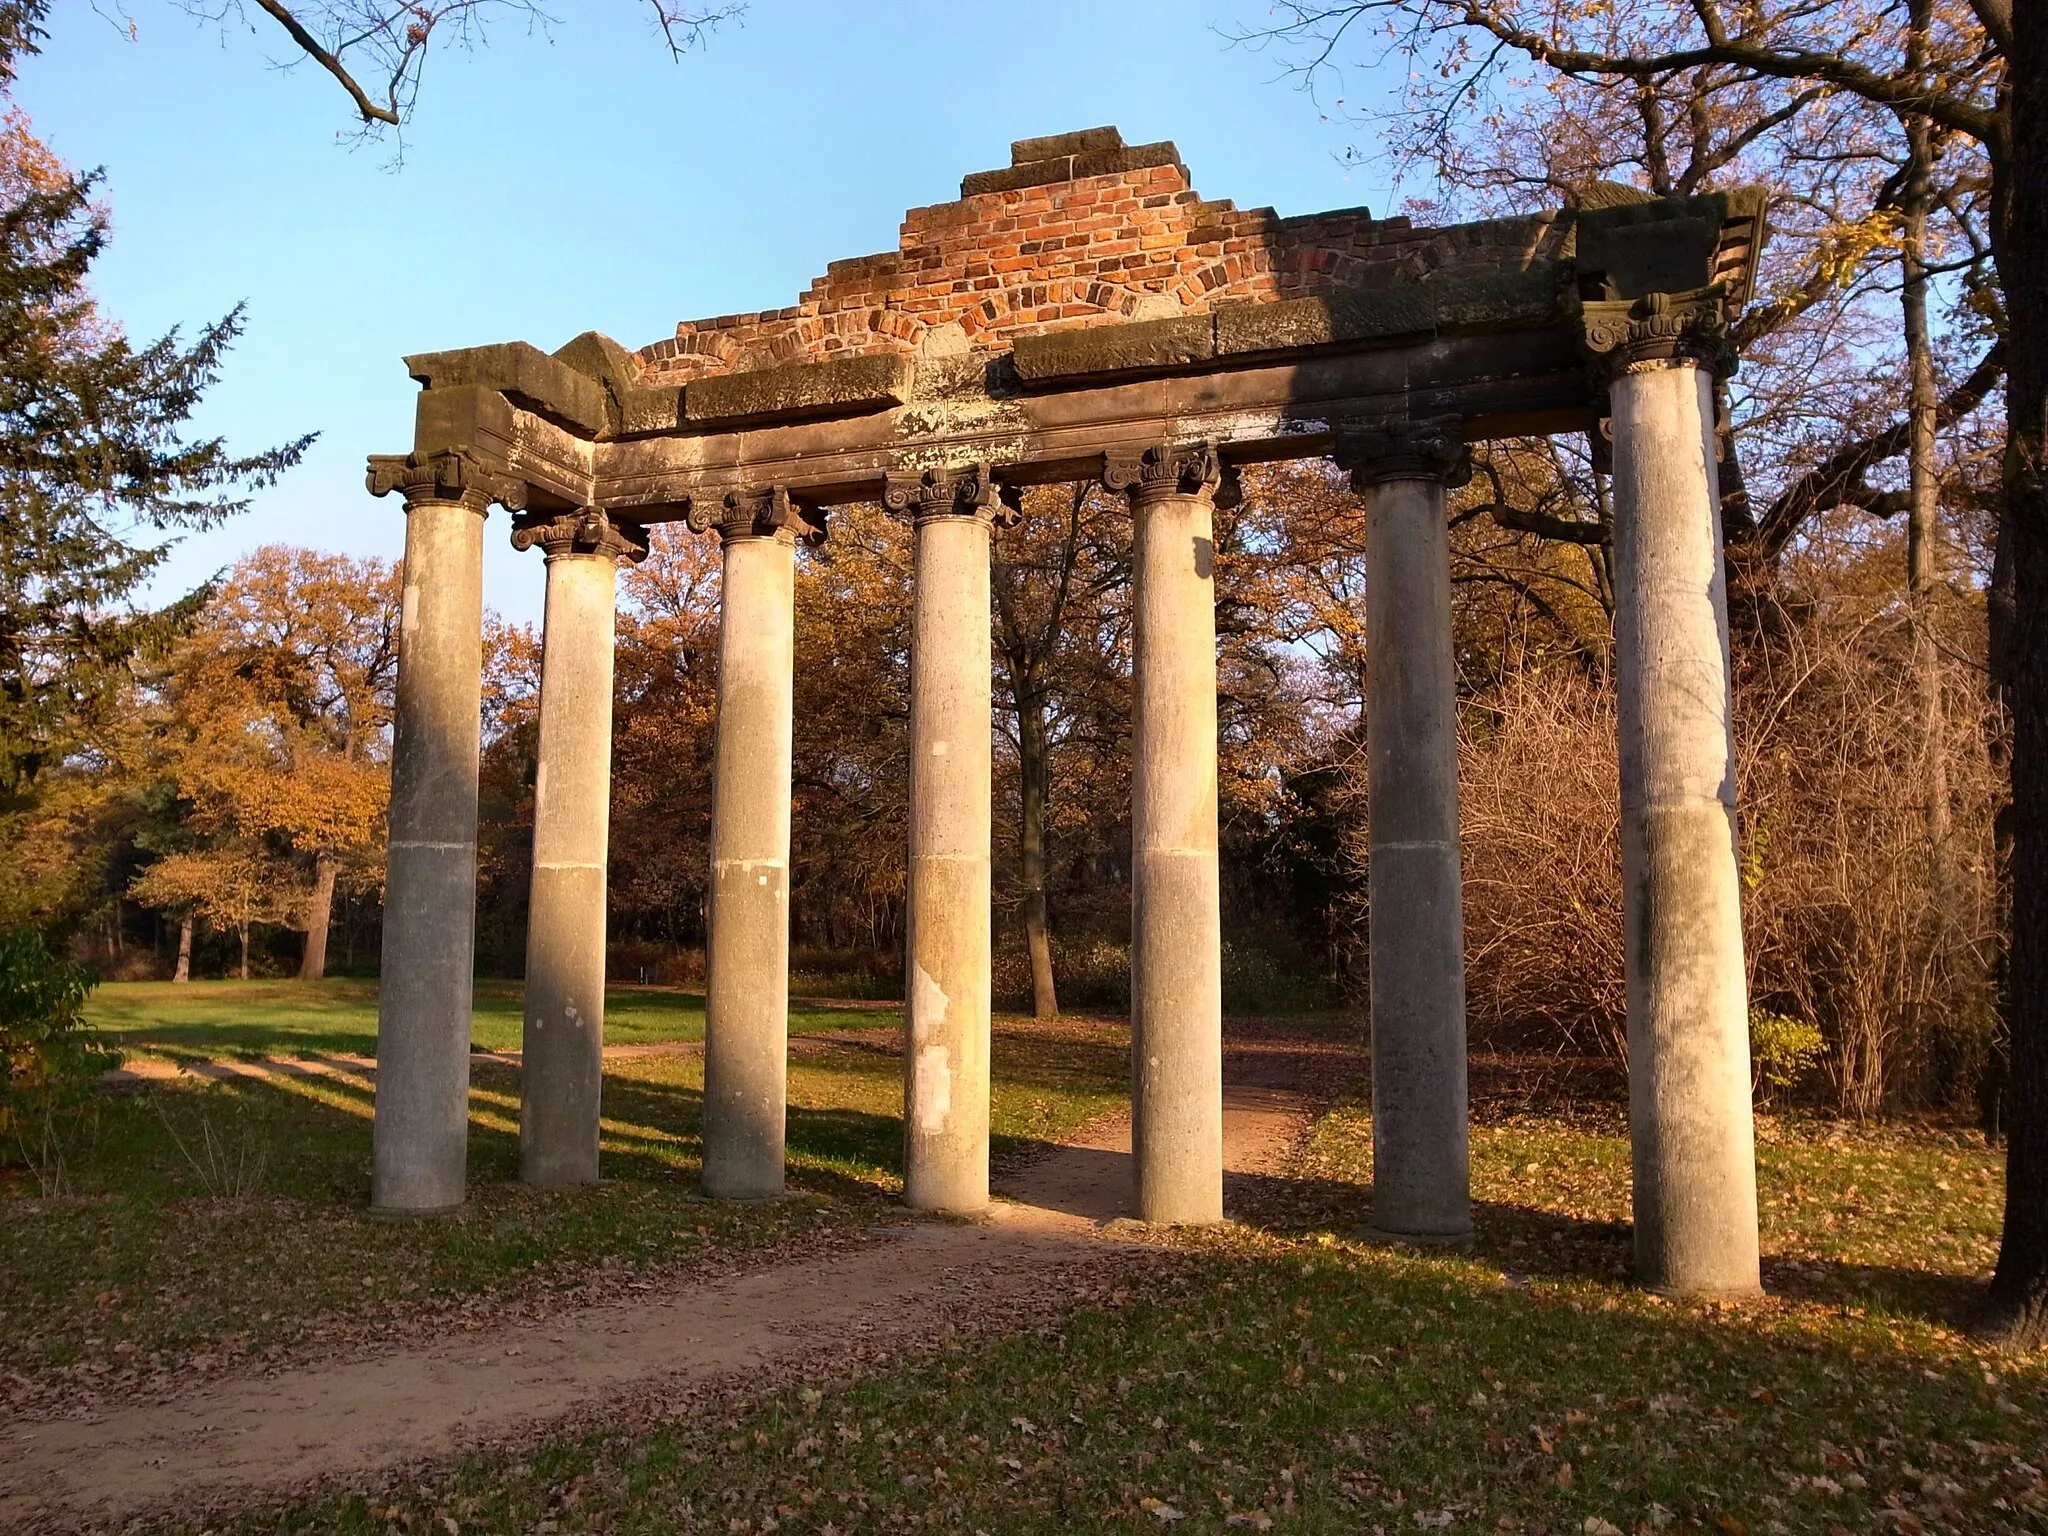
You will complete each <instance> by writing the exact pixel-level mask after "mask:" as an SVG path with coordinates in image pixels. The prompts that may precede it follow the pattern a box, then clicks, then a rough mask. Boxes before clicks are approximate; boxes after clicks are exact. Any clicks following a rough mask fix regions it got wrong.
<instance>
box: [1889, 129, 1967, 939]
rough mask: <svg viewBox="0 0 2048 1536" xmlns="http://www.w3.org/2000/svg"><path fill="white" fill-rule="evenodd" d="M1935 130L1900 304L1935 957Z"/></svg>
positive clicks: (1908, 207)
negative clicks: (1930, 240)
mask: <svg viewBox="0 0 2048 1536" xmlns="http://www.w3.org/2000/svg"><path fill="white" fill-rule="evenodd" d="M1932 137H1933V136H1932V133H1931V132H1930V130H1929V128H1928V125H1927V122H1926V120H1925V119H1924V118H1909V119H1907V121H1906V139H1907V142H1908V144H1909V146H1910V150H1909V158H1908V160H1907V167H1906V185H1905V192H1904V197H1903V199H1902V201H1903V203H1904V211H1905V229H1904V232H1903V238H1902V239H1901V241H1900V257H1901V264H1902V266H1903V267H1904V275H1905V285H1904V288H1903V289H1902V291H1901V300H1900V302H1901V305H1902V307H1903V309H1904V311H1905V316H1904V318H1905V331H1906V379H1907V392H1908V398H1907V407H1906V419H1907V421H1908V422H1909V423H1910V424H1911V432H1910V434H1909V436H1908V438H1907V444H1906V465H1907V471H1908V475H1909V481H1908V483H1909V486H1910V491H1909V494H1908V497H1907V499H1908V501H1909V502H1910V503H1911V506H1910V509H1909V511H1908V514H1907V524H1906V593H1907V607H1908V609H1909V611H1910V613H1911V615H1912V623H1913V660H1912V668H1913V693H1914V703H1915V709H1914V715H1915V718H1916V721H1917V723H1918V725H1919V730H1920V808H1921V815H1922V818H1923V820H1924V822H1925V825H1926V832H1927V873H1928V888H1929V895H1930V896H1931V897H1932V898H1933V911H1934V913H1935V918H1936V921H1937V922H1939V923H1940V924H1941V925H1942V927H1943V932H1941V933H1940V934H1938V935H1937V936H1936V942H1937V958H1939V957H1941V956H1945V955H1947V954H1948V953H1949V949H1950V945H1949V942H1948V937H1949V935H1948V930H1949V929H1950V928H1951V927H1952V923H1953V906H1954V904H1953V901H1952V900H1951V897H1952V894H1953V892H1954V890H1955V879H1954V870H1953V855H1952V853H1951V851H1950V848H1949V794H1948V753H1947V739H1948V714H1947V710H1946V709H1945V708H1944V707H1943V703H1942V695H1941V682H1942V668H1941V652H1940V650H1939V649H1938V648H1937V647H1936V645H1935V641H1934V604H1935V599H1936V595H1937V593H1938V590H1939V588H1940V585H1941V486H1940V483H1939V481H1938V479H1937V478H1936V466H1935V449H1936V444H1935V431H1936V427H1937V425H1938V421H1939V413H1940V410H1941V394H1940V390H1939V388H1938V387H1937V385H1936V382H1935V377H1934V345H1933V342H1932V340H1931V339H1930V338H1929V336H1928V330H1927V290H1928V273H1927V264H1926V256H1927V211H1928V207H1929V204H1930V201H1931V197H1930V192H1929V187H1928V180H1929V177H1930V176H1931V174H1932V172H1933V147H1932Z"/></svg>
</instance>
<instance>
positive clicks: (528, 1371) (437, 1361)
mask: <svg viewBox="0 0 2048 1536" xmlns="http://www.w3.org/2000/svg"><path fill="white" fill-rule="evenodd" d="M1339 1054H1340V1053H1336V1052H1333V1051H1329V1050H1327V1049H1324V1048H1320V1047H1315V1046H1306V1045H1303V1044H1302V1043H1299V1042H1296V1043H1293V1044H1292V1045H1291V1046H1290V1045H1289V1044H1288V1043H1286V1042H1279V1041H1274V1042H1267V1043H1264V1044H1258V1043H1253V1044H1252V1045H1250V1046H1249V1047H1248V1048H1239V1047H1236V1046H1234V1047H1233V1049H1232V1051H1231V1053H1230V1055H1229V1057H1228V1058H1227V1067H1226V1071H1227V1073H1228V1076H1229V1078H1230V1079H1231V1086H1230V1087H1229V1088H1227V1089H1226V1092H1225V1103H1224V1140H1225V1161H1226V1165H1227V1167H1228V1168H1229V1169H1230V1170H1231V1171H1232V1172H1234V1173H1238V1174H1260V1173H1271V1172H1275V1171H1278V1170H1279V1169H1281V1168H1282V1167H1284V1166H1285V1164H1286V1163H1287V1162H1288V1161H1289V1159H1291V1157H1292V1155H1293V1153H1294V1151H1295V1149H1296V1147H1297V1145H1298V1143H1299V1140H1300V1137H1301V1135H1302V1132H1303V1130H1304V1129H1305V1127H1306V1126H1307V1125H1308V1124H1309V1123H1310V1120H1311V1117H1312V1114H1313V1111H1314V1109H1315V1107H1316V1105H1317V1103H1318V1102H1319V1101H1320V1100H1321V1099H1322V1097H1323V1096H1324V1090H1326V1088H1327V1087H1329V1086H1334V1082H1333V1079H1332V1075H1331V1074H1332V1070H1333V1069H1335V1068H1336V1067H1337V1063H1336V1061H1335V1059H1334V1058H1335V1057H1336V1056H1338V1055H1339ZM1129 1145H1130V1131H1129V1125H1128V1123H1127V1122H1126V1121H1124V1120H1122V1119H1118V1120H1114V1121H1110V1122H1105V1123H1103V1124H1101V1125H1099V1126H1097V1127H1095V1128H1094V1129H1093V1130H1092V1131H1091V1132H1090V1133H1088V1134H1086V1135H1083V1136H1081V1137H1078V1138H1076V1139H1075V1140H1074V1141H1073V1142H1071V1143H1068V1144H1064V1145H1061V1146H1059V1147H1056V1148H1053V1149H1051V1150H1050V1151H1048V1152H1047V1153H1046V1154H1045V1155H1044V1156H1043V1157H1041V1158H1038V1159H1036V1160H1034V1161H1033V1162H1032V1163H1031V1164H1030V1165H1029V1166H1028V1167H1025V1168H1023V1169H1021V1170H1020V1171H1018V1172H1017V1173H1015V1174H1014V1175H1012V1176H1010V1177H1008V1178H1007V1179H1004V1180H1001V1181H999V1189H1000V1192H1001V1193H1002V1194H1003V1195H1004V1196H1005V1197H1006V1198H1004V1199H1003V1200H1001V1201H999V1202H998V1204H997V1206H996V1207H995V1209H994V1211H993V1213H992V1215H991V1216H990V1218H989V1219H988V1220H986V1221H984V1222H980V1223H977V1224H973V1225H964V1224H962V1225H952V1224H943V1223H932V1224H925V1223H916V1224H912V1223H908V1222H906V1223H904V1224H903V1225H901V1226H897V1227H892V1228H885V1229H883V1230H882V1232H881V1233H879V1234H878V1235H876V1236H875V1237H874V1238H873V1239H872V1240H871V1241H870V1242H868V1243H867V1244H865V1245H864V1246H863V1247H861V1248H860V1249H857V1250H856V1251H855V1252H853V1253H851V1254H838V1255H835V1256H833V1257H830V1258H826V1259H820V1260H813V1261H809V1262H804V1263H798V1264H792V1265H786V1266H782V1267H779V1268H775V1269H770V1270H766V1271H761V1272H758V1273H754V1274H749V1275H745V1276H741V1277H738V1278H734V1279H730V1280H721V1281H717V1282H711V1283H707V1284H704V1285H701V1286H694V1287H690V1288H688V1289H685V1290H681V1291H678V1292H676V1293H674V1294H672V1295H670V1296H668V1297H667V1298H665V1299H662V1300H650V1301H642V1302H633V1303H622V1304H617V1305H608V1306H602V1307H595V1308H590V1309H587V1310H585V1311H582V1312H577V1313H572V1314H567V1315H563V1316H559V1317H556V1318H552V1319H548V1320H545V1321H543V1322H539V1323H531V1324H521V1325H517V1326H513V1327H508V1328H504V1329H501V1330H499V1331H498V1332H496V1333H494V1334H490V1335H486V1336H478V1335H468V1336H464V1337H461V1338H455V1339H449V1340H445V1341H442V1342H439V1343H436V1344H433V1345H430V1346H427V1347H424V1348H416V1349H410V1350H405V1351H400V1352H394V1353H392V1354H388V1355H383V1356H378V1357H375V1358H372V1359H367V1360H359V1361H354V1362H350V1363H346V1364H342V1365H336V1366H332V1367H327V1368H315V1369H310V1370H299V1371H296V1372H289V1373H285V1374H282V1375H279V1376H275V1377H271V1378H259V1379H250V1380H243V1381H232V1382H222V1383H217V1384H212V1385H210V1386H209V1387H208V1388H207V1389H205V1390H203V1391H200V1392H196V1393H194V1394H193V1395H191V1396H189V1397H185V1398H182V1399H179V1400H176V1401H173V1402H169V1403H158V1404H149V1405H139V1406H136V1407H132V1408H124V1409H119V1410H116V1411H113V1412H109V1413H107V1414H105V1415H103V1416H101V1417H99V1418H97V1419H93V1420H88V1421H82V1422H80V1421H47V1420H46V1421H40V1422H38V1421H19V1422H16V1423H14V1424H12V1425H10V1426H8V1427H7V1428H6V1429H5V1430H4V1431H0V1528H4V1529H8V1530H14V1529H21V1528H27V1527H31V1526H38V1527H41V1526H47V1527H51V1528H62V1527H65V1526H72V1525H78V1524H99V1523H102V1522H113V1521H117V1520H120V1519H123V1518H124V1517H126V1516H128V1515H130V1514H133V1513H136V1512H142V1511H153V1510H162V1509H168V1508H177V1509H179V1510H181V1511H182V1512H184V1513H185V1514H187V1515H191V1514H195V1513H197V1512H198V1510H199V1508H200V1507H202V1506H215V1507H218V1506H227V1505H232V1504H233V1503H234V1502H236V1501H237V1500H246V1499H250V1498H254V1497H257V1496H260V1495H261V1494H263V1493H265V1492H268V1491H275V1490H281V1489H289V1488H297V1487H303V1486H307V1485H309V1484H315V1483H326V1484H334V1483H336V1482H341V1481H346V1482H353V1483H356V1484H358V1485H362V1484H367V1483H370V1482H373V1481H374V1480H376V1479H377V1478H378V1477H379V1476H380V1475H382V1474H386V1473H389V1472H390V1471H392V1470H395V1469H397V1468H399V1467H402V1466H405V1465H407V1464H410V1463H414V1462H418V1461H422V1460H427V1459H432V1458H437V1457H441V1456H445V1455H448V1454H449V1453H451V1452H454V1451H456V1450H459V1449H460V1448H461V1447H462V1446H464V1445H467V1444H473V1443H476V1442H479V1441H487V1440H494V1439H502V1438H505V1437H507V1436H511V1435H515V1434H517V1433H520V1432H522V1431H524V1430H526V1429H529V1428H532V1427H535V1426H538V1425H541V1424H544V1423H546V1422H548V1421H550V1420H554V1419H558V1418H561V1417H564V1416H566V1415H569V1414H571V1413H573V1412H576V1411H577V1410H579V1409H588V1408H589V1407H591V1406H592V1405H597V1404H602V1403H604V1402H607V1401H617V1400H619V1399H621V1398H622V1397H625V1396H629V1395H635V1394H639V1395H644V1394H646V1393H647V1392H648V1391H649V1390H650V1389H654V1388H657V1387H658V1388H660V1389H661V1390H663V1391H668V1392H675V1393H687V1392H688V1391H689V1390H690V1389H692V1388H693V1387H704V1386H708V1385H710V1384H713V1383H716V1382H719V1381H722V1380H729V1379H731V1378H733V1377H735V1376H739V1375H747V1376H756V1375H757V1376H758V1377H759V1378H760V1379H762V1380H764V1381H766V1380H776V1379H787V1377H788V1376H789V1375H790V1374H792V1373H793V1372H795V1371H799V1370H801V1369H802V1368H804V1367H806V1366H809V1367H813V1368H828V1367H829V1366H830V1365H831V1363H832V1362H833V1361H834V1360H835V1359H843V1358H844V1357H845V1356H846V1355H847V1354H848V1353H849V1352H850V1351H851V1350H853V1349H854V1348H856V1347H862V1346H870V1347H871V1346H874V1345H877V1344H883V1345H886V1344H887V1342H888V1341H889V1340H891V1339H904V1340H906V1341H907V1340H909V1339H913V1338H924V1337H930V1336H932V1335H934V1334H936V1333H937V1332H938V1331H939V1330H941V1329H943V1328H945V1327H947V1326H949V1325H950V1324H951V1323H952V1322H953V1321H954V1320H955V1319H958V1320H961V1321H965V1320H967V1319H968V1318H969V1317H971V1316H974V1315H979V1316H980V1317H982V1318H984V1319H986V1318H988V1317H991V1316H997V1315H1000V1313H1001V1310H1002V1309H1003V1308H1004V1306H1005V1304H1006V1302H1009V1303H1019V1304H1021V1303H1022V1302H1023V1301H1025V1300H1026V1299H1027V1298H1033V1297H1036V1296H1037V1295H1038V1294H1039V1293H1041V1292H1043V1290H1044V1289H1045V1287H1046V1286H1047V1285H1048V1284H1049V1283H1052V1282H1053V1281H1054V1280H1055V1278H1056V1277H1060V1276H1063V1275H1064V1274H1065V1273H1066V1272H1067V1271H1070V1270H1072V1269H1074V1268H1075V1267H1076V1266H1077V1265H1078V1266H1081V1267H1083V1268H1085V1267H1086V1265H1087V1264H1088V1262H1089V1261H1090V1260H1091V1259H1094V1260H1099V1259H1100V1258H1102V1257H1103V1256H1105V1255H1109V1254H1114V1253H1116V1252H1118V1251H1119V1250H1122V1251H1123V1252H1125V1253H1128V1248H1129V1245H1130V1244H1131V1243H1132V1242H1133V1241H1134V1240H1135V1232H1134V1230H1133V1229H1132V1228H1131V1227H1130V1226H1128V1225H1126V1224H1123V1223H1119V1222H1117V1220H1116V1218H1118V1217H1121V1216H1123V1215H1125V1214H1126V1213H1127V1211H1128V1208H1129V1193H1130V1173H1131V1170H1130V1155H1129Z"/></svg>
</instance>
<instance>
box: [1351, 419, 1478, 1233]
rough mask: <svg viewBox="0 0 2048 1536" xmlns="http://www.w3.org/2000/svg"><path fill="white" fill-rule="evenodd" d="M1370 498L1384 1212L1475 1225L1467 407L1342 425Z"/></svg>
mask: <svg viewBox="0 0 2048 1536" xmlns="http://www.w3.org/2000/svg"><path fill="white" fill-rule="evenodd" d="M1335 458H1336V460H1337V463H1338V464H1339V465H1341V466H1343V467H1345V468H1347V469H1350V470H1351V472H1352V477H1351V478H1352V485H1353V487H1354V488H1355V489H1356V490H1357V491H1358V492H1359V493H1360V494H1361V495H1362V496H1363V497H1364V499H1365V519H1366V523H1365V527H1366V533H1365V539H1366V555H1365V572H1366V598H1365V602H1366V706H1365V713H1366V747H1367V776H1368V781H1369V793H1368V796H1367V815H1368V820H1369V840H1370V847H1371V858H1370V862H1369V866H1368V868H1369V880H1370V885H1371V908H1370V912H1371V923H1370V933H1369V945H1370V950H1371V964H1370V977H1371V982H1370V985H1371V1026H1372V1154H1373V1178H1372V1188H1373V1201H1372V1222H1373V1227H1374V1229H1375V1230H1376V1231H1378V1232H1380V1233H1383V1234H1384V1235H1386V1236H1389V1237H1395V1238H1402V1239H1407V1240H1411V1241H1425V1242H1427V1241H1437V1242H1447V1241H1456V1240H1458V1239H1461V1238H1464V1237H1468V1236H1470V1234H1471V1231H1472V1200H1471V1184H1472V1181H1471V1163H1470V1152H1469V1139H1468V1132H1467V1125H1466V1075H1465V918H1464V897H1463V892H1462V888H1461V880H1460V865H1459V857H1458V714H1457V711H1458V689H1457V682H1458V680H1457V661H1456V656H1455V653H1454V651H1453V647H1452V638H1451V567H1450V537H1449V525H1448V523H1447V521H1446V516H1445V511H1446V506H1445V504H1446V500H1447V492H1448V491H1449V490H1450V489H1451V488H1452V487H1454V486H1460V485H1463V484H1464V483H1465V482H1466V481H1467V480H1468V479H1470V478H1471V474H1472V465H1471V459H1470V457H1469V455H1468V454H1467V453H1466V450H1465V443H1464V439H1463V437H1462V436H1461V435H1460V432H1459V423H1458V420H1457V418H1456V417H1438V418H1434V419H1429V420H1423V421H1409V420H1400V421H1393V422H1387V423H1383V424H1375V425H1367V426H1357V427H1349V428H1344V429H1340V430H1339V432H1338V434H1337V446H1336V451H1335Z"/></svg>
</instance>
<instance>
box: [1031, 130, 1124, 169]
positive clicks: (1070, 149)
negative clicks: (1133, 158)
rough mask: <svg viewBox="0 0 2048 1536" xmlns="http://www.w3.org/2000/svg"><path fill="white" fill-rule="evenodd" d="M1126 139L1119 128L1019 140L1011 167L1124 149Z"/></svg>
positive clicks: (1046, 135)
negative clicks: (1093, 152)
mask: <svg viewBox="0 0 2048 1536" xmlns="http://www.w3.org/2000/svg"><path fill="white" fill-rule="evenodd" d="M1123 147H1124V136H1123V135H1122V134H1121V133H1119V132H1118V131H1117V130H1116V129H1115V128H1082V129H1079V130H1077V131H1075V132H1073V133H1048V134H1044V135H1041V136H1040V137H1038V138H1035V139H1017V140H1015V141H1013V142H1012V143H1011V145H1010V164H1012V165H1030V164H1032V163H1033V162H1034V161H1038V160H1057V159H1059V158H1061V157H1062V156H1065V155H1085V154H1087V153H1088V152H1089V151H1091V150H1099V149H1122V148H1123Z"/></svg>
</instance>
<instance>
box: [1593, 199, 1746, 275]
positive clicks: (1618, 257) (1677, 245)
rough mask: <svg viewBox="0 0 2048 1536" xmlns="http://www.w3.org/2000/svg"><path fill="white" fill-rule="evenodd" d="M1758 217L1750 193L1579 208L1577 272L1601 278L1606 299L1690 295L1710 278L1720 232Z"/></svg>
mask: <svg viewBox="0 0 2048 1536" xmlns="http://www.w3.org/2000/svg"><path fill="white" fill-rule="evenodd" d="M1762 217H1763V194H1762V190H1761V189H1760V188H1754V187H1743V188H1738V189H1736V190H1734V191H1732V192H1716V193H1711V194H1709V195H1707V196H1705V197H1689V198H1664V199H1660V200H1658V201H1656V202H1647V203H1621V204H1615V205H1612V206H1609V207H1604V208H1585V209H1582V210H1581V211H1580V213H1579V218H1578V230H1577V235H1578V267H1579V273H1580V275H1581V276H1582V277H1598V278H1600V279H1602V280H1603V281H1604V285H1605V289H1606V293H1607V296H1608V297H1609V298H1613V299H1639V298H1641V297H1642V296H1643V295H1644V294H1646V293H1689V292H1691V291H1692V290H1693V289H1695V288H1704V287H1706V286H1707V285H1708V284H1710V283H1712V282H1714V281H1715V280H1716V278H1717V276H1718V274H1717V272H1716V265H1717V262H1716V258H1717V256H1718V253H1719V250H1720V245H1721V235H1722V227H1723V226H1724V225H1725V224H1728V223H1730V222H1734V221H1739V220H1751V221H1760V220H1761V219H1762Z"/></svg>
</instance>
